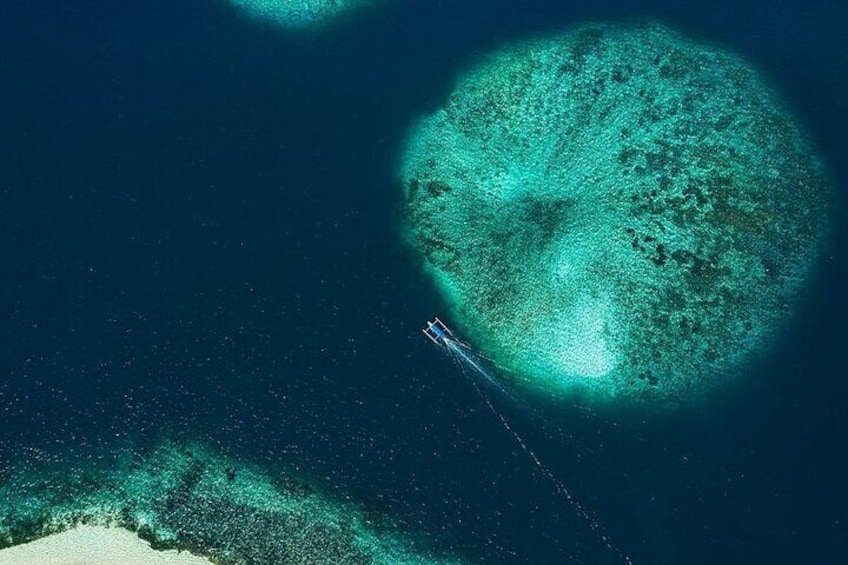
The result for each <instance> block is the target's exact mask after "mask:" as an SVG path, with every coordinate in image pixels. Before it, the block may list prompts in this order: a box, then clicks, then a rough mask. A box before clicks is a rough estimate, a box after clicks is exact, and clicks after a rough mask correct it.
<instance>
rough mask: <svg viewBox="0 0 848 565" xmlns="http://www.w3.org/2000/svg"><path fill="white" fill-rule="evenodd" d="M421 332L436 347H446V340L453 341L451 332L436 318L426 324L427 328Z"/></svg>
mask: <svg viewBox="0 0 848 565" xmlns="http://www.w3.org/2000/svg"><path fill="white" fill-rule="evenodd" d="M421 331H422V332H424V335H426V336H427V337H428V338H430V341H432V342H433V343H435V344H436V345H442V346H445V347H447V342H446V340H448V339H453V332H452V331H450V329H449V328H448V327H447V326H446V325H445V323H444V322H443V321H441V320H440V319H438V318H436V319H434V320H433V321H432V322H427V327H426V328H424V329H423V330H421Z"/></svg>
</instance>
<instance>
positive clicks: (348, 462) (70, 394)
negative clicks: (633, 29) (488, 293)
mask: <svg viewBox="0 0 848 565" xmlns="http://www.w3.org/2000/svg"><path fill="white" fill-rule="evenodd" d="M387 4H389V5H388V6H386V7H385V8H384V9H377V10H372V11H366V12H365V13H363V15H362V16H361V17H358V18H357V19H356V20H355V21H353V22H349V23H348V24H347V25H340V26H339V27H338V28H331V29H330V30H328V31H327V32H326V33H325V34H323V35H315V36H310V37H305V38H304V37H294V36H292V35H291V34H287V33H286V32H284V31H282V30H278V29H274V28H272V27H265V26H262V25H256V24H255V23H251V22H248V21H245V20H243V19H239V18H236V17H234V16H235V14H234V12H233V10H232V9H231V8H229V7H228V6H226V5H225V4H223V3H218V2H215V1H212V0H208V1H203V0H192V1H185V2H164V1H152V2H143V3H142V2H135V3H132V2H99V1H93V0H89V1H81V2H72V3H69V2H58V1H42V2H28V3H21V2H6V3H3V4H0V77H2V78H0V81H2V82H0V85H2V88H0V462H3V461H5V462H9V461H17V460H20V458H21V457H24V456H25V454H27V453H30V452H31V451H29V450H30V449H31V448H37V449H38V450H43V451H46V452H51V453H56V454H59V455H61V454H62V453H63V452H71V451H75V452H78V451H80V450H83V451H84V450H85V449H87V447H86V446H98V445H99V446H105V447H106V448H109V446H110V445H113V444H114V445H118V444H119V443H120V442H122V441H123V440H124V438H127V437H129V438H132V439H133V441H138V442H146V441H155V440H156V438H158V437H161V435H163V434H165V433H170V432H174V431H177V432H181V433H184V434H186V435H189V436H192V437H200V438H202V439H204V440H205V441H208V442H211V443H213V444H215V445H216V446H217V447H219V448H220V449H222V450H223V451H225V452H227V453H230V454H232V455H233V456H236V457H239V458H243V459H245V460H250V461H255V462H259V463H262V464H264V465H267V466H268V468H273V467H274V466H276V465H280V464H291V463H294V464H297V465H300V466H301V467H302V468H304V469H305V470H307V471H308V472H310V473H312V474H314V476H316V477H319V478H320V477H324V478H325V479H322V480H326V481H328V483H330V484H333V485H335V486H337V487H338V489H339V491H340V492H343V493H347V494H350V495H351V496H352V497H353V499H354V500H356V501H357V502H358V503H359V504H361V505H362V506H364V507H367V508H370V509H374V510H379V511H384V512H387V513H388V514H389V515H391V516H392V517H394V518H396V519H398V520H400V521H401V522H402V523H404V524H406V525H407V526H408V527H409V528H410V529H412V530H416V531H424V532H427V533H428V534H429V535H430V537H431V542H432V543H433V544H434V545H436V546H441V547H445V548H449V549H454V550H460V551H462V552H465V555H466V556H467V557H469V559H471V560H472V561H475V562H486V563H565V562H585V563H606V562H610V563H613V562H616V561H615V560H614V559H613V557H612V556H610V555H609V554H608V553H607V552H606V551H605V550H604V549H603V548H602V547H601V546H600V544H599V543H598V540H597V539H596V537H595V536H594V534H593V532H591V531H589V530H588V528H587V527H586V525H585V523H583V522H582V521H581V520H580V519H579V518H577V517H576V516H575V514H574V512H573V511H572V510H571V508H570V507H569V506H568V504H567V503H566V502H565V501H564V500H562V498H561V497H558V496H556V495H555V493H554V492H553V490H552V488H551V485H550V484H549V483H548V482H547V481H546V480H545V479H544V477H542V476H540V475H539V473H537V472H535V470H534V468H533V466H532V464H530V463H529V461H528V460H527V458H526V456H525V455H524V454H523V453H522V452H521V451H520V450H519V449H518V447H517V446H516V445H515V444H514V443H513V442H512V440H511V438H510V437H509V436H508V435H507V434H505V433H504V432H503V430H502V429H501V428H500V427H499V424H498V422H497V420H495V419H494V418H493V417H492V415H491V414H489V413H488V412H487V411H486V410H485V407H484V406H483V405H482V404H481V403H480V401H479V399H478V398H477V397H476V396H475V393H474V391H473V389H472V388H471V387H469V386H468V385H467V383H465V382H463V380H462V379H461V378H460V377H459V375H458V374H457V372H456V370H455V368H454V367H453V366H452V365H451V364H450V362H449V361H448V360H447V359H445V358H443V357H442V356H440V355H439V354H438V353H437V352H436V351H434V349H433V348H432V346H431V345H430V344H429V343H428V342H427V341H426V340H424V339H423V337H422V336H421V334H420V332H419V330H420V327H421V326H422V323H423V321H424V320H425V318H428V317H431V316H432V315H433V314H434V313H438V312H439V311H440V310H441V309H442V305H441V303H440V302H439V299H438V298H437V297H436V296H435V294H434V293H433V291H432V289H431V287H430V286H429V285H428V283H427V281H426V280H425V279H424V278H423V277H422V276H421V275H420V274H419V273H418V272H417V270H416V268H415V265H414V264H413V263H412V262H411V260H410V258H409V257H408V256H407V254H406V253H405V251H404V250H403V249H402V248H401V246H400V244H399V242H398V237H397V220H398V206H399V202H398V200H399V199H398V196H399V187H398V186H397V185H396V184H395V180H394V176H393V166H394V163H395V162H396V160H397V156H398V150H399V144H400V142H401V140H402V139H403V136H404V134H405V131H406V128H407V127H408V125H409V123H410V121H411V119H414V118H415V117H416V116H419V115H421V114H422V113H425V112H427V111H430V110H432V109H433V108H435V107H436V106H437V105H439V104H440V103H441V102H442V100H443V98H444V96H445V94H446V93H447V92H448V91H449V89H450V85H451V82H452V80H453V77H454V76H455V73H457V72H458V71H459V70H461V69H462V68H463V66H464V65H465V64H467V62H468V61H470V60H473V58H474V57H475V56H476V55H478V54H479V53H481V52H485V51H486V50H489V49H491V48H493V47H495V46H497V45H500V44H502V43H503V42H506V41H509V40H512V39H516V38H520V37H525V36H528V35H531V34H534V33H538V32H543V31H546V30H551V29H556V28H561V27H564V26H566V25H568V24H570V23H575V22H579V21H585V20H587V19H621V18H659V19H661V20H663V21H665V22H666V23H668V24H671V25H673V26H675V27H677V28H680V29H683V30H684V31H688V32H690V33H692V34H694V35H696V36H699V37H702V38H705V39H707V40H709V41H713V42H717V43H720V44H723V45H726V46H728V47H730V48H732V49H734V50H735V51H737V52H739V53H741V54H743V55H744V56H746V57H747V58H748V59H750V60H752V61H754V62H755V63H756V64H757V65H758V66H759V67H760V68H761V69H762V70H763V71H764V72H765V73H766V74H767V75H768V76H769V77H770V78H771V79H772V81H773V84H774V85H775V87H776V88H777V89H778V90H779V91H780V92H781V93H782V94H783V95H784V97H785V99H786V100H787V102H788V103H789V105H790V106H791V107H792V109H793V111H794V112H795V113H796V114H797V115H798V117H799V118H800V119H801V121H802V122H803V123H804V125H805V126H806V127H807V129H808V130H809V132H810V133H811V135H812V137H813V138H814V139H815V140H816V141H817V142H818V144H819V147H820V149H821V152H822V153H823V155H824V156H825V157H826V159H827V160H828V162H829V164H830V166H831V168H832V170H833V173H834V177H835V179H836V184H837V187H838V192H839V194H840V198H841V199H842V200H844V198H845V194H846V191H845V186H846V180H848V160H846V158H845V157H846V155H848V152H846V149H847V148H848V147H846V142H845V139H846V135H848V104H846V103H845V100H848V47H847V46H846V42H845V41H844V35H845V33H844V30H845V29H846V27H848V5H846V4H845V3H843V2H837V1H809V2H800V1H799V2H786V1H784V2H780V3H775V2H772V1H766V0H759V1H740V2H727V3H726V5H725V3H721V4H717V3H716V2H697V3H684V4H686V6H685V7H681V6H680V4H681V3H679V2H671V1H668V2H660V1H655V2H642V3H640V4H641V5H639V6H636V5H634V3H630V2H621V1H620V2H611V1H609V2H594V3H577V4H578V5H575V6H569V5H568V4H567V3H565V2H555V1H550V2H543V1H541V0H530V1H525V2H507V1H505V0H502V1H487V2H471V1H465V2H458V1H457V2H441V3H436V2H433V3H430V2H398V3H397V4H402V5H391V3H388V2H387ZM843 210H844V209H838V210H837V211H836V213H835V225H836V229H835V233H834V237H833V246H832V249H831V250H830V251H829V253H828V255H827V258H826V260H825V261H824V264H823V266H822V268H821V270H820V272H819V273H818V274H817V277H816V279H815V280H813V281H811V283H810V286H809V297H808V299H807V301H806V304H805V306H804V309H803V311H802V315H801V316H800V317H799V319H798V320H797V322H796V323H795V324H794V325H793V326H792V327H791V328H790V329H789V330H788V332H787V335H786V336H784V338H783V340H782V341H781V343H780V346H779V347H778V348H776V350H775V352H774V354H773V356H772V358H770V359H769V360H768V361H767V363H766V364H765V365H764V366H762V367H757V368H756V369H755V370H752V374H751V382H752V385H751V386H750V387H748V388H746V389H745V390H744V391H742V392H741V393H739V394H738V395H737V396H736V397H735V398H734V399H733V400H731V401H726V402H721V403H713V404H710V405H705V407H704V409H703V411H702V412H701V413H698V414H688V415H685V417H684V416H681V415H678V416H676V417H674V418H670V419H663V418H659V417H656V416H651V417H647V416H646V417H644V418H641V417H639V415H633V414H629V415H616V414H595V413H593V412H591V411H587V410H584V409H579V408H573V409H568V410H564V409H562V408H560V409H559V410H558V411H557V412H556V413H551V414H548V416H547V423H545V424H544V425H543V424H540V421H539V420H538V419H537V418H536V417H533V416H531V415H529V414H527V413H525V412H522V411H521V410H520V409H516V408H515V407H514V406H512V407H511V406H510V405H508V404H504V405H503V408H504V410H506V411H507V412H508V413H509V415H510V417H511V418H513V419H514V422H515V425H516V427H518V428H520V429H521V430H522V433H524V434H525V435H526V436H527V438H528V440H530V441H531V443H532V444H533V445H534V446H535V447H536V449H537V451H538V452H539V454H540V455H541V456H542V457H543V458H544V459H545V460H546V461H547V462H548V464H549V465H550V467H551V469H552V470H553V471H554V472H555V473H556V474H557V475H558V476H559V477H561V478H562V480H563V482H564V483H566V484H567V485H568V486H569V487H570V488H571V489H572V490H573V491H574V493H575V494H576V495H577V496H578V497H579V498H580V500H581V501H583V503H584V504H585V505H586V506H587V507H588V508H590V509H591V510H592V511H593V512H594V513H596V514H597V515H598V516H599V517H600V519H601V521H602V522H603V524H604V526H605V528H606V530H607V531H608V532H609V533H610V534H611V535H612V537H613V539H614V540H615V542H616V544H617V545H618V546H620V547H621V548H622V549H623V550H624V551H625V552H626V553H628V554H630V555H631V556H632V557H633V558H634V559H635V561H636V562H640V563H715V562H723V563H798V562H803V563H843V562H845V561H846V559H848V533H846V532H848V511H846V507H848V487H846V485H845V482H844V477H845V476H846V475H848V450H846V446H848V400H846V399H848V370H847V369H846V363H845V360H844V353H845V351H846V346H848V331H846V329H845V326H844V324H845V320H848V299H846V295H845V292H844V289H845V288H846V283H848V260H846V259H848V257H846V253H845V251H844V250H845V249H846V243H848V237H846V230H845V227H844V225H845V214H844V212H843Z"/></svg>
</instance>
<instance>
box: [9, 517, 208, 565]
mask: <svg viewBox="0 0 848 565" xmlns="http://www.w3.org/2000/svg"><path fill="white" fill-rule="evenodd" d="M0 565H212V564H211V562H210V561H209V560H207V559H204V558H202V557H198V556H196V555H193V554H191V553H189V552H187V551H181V552H177V551H176V550H168V551H156V550H155V549H153V548H151V547H150V544H149V543H147V542H146V541H144V540H143V539H141V538H139V537H138V536H137V535H136V534H134V533H133V532H131V531H129V530H125V529H123V528H106V527H102V526H78V527H76V528H73V529H72V530H68V531H66V532H62V533H60V534H54V535H51V536H47V537H44V538H41V539H38V540H35V541H32V542H30V543H25V544H22V545H18V546H14V547H9V548H6V549H3V550H0Z"/></svg>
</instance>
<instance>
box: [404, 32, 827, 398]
mask: <svg viewBox="0 0 848 565" xmlns="http://www.w3.org/2000/svg"><path fill="white" fill-rule="evenodd" d="M400 176H401V179H402V182H403V185H404V191H405V204H404V206H405V213H404V215H405V223H404V237H405V238H406V239H407V241H408V242H409V243H410V245H411V246H412V247H413V248H414V249H415V250H416V251H417V252H418V253H419V254H420V256H421V258H422V260H423V263H424V268H425V270H426V271H427V272H428V273H429V274H430V275H431V276H432V277H433V279H434V280H435V284H436V286H437V288H438V289H439V290H440V291H441V292H442V293H443V295H444V296H445V297H446V300H447V302H448V304H449V307H450V309H451V314H452V315H453V316H454V318H455V319H456V320H457V322H458V323H459V325H460V326H461V327H462V329H463V330H464V331H465V332H466V335H467V336H468V337H469V338H470V339H471V340H472V341H473V342H474V343H476V344H477V345H478V346H480V347H482V348H483V349H484V350H486V351H487V352H488V353H489V355H490V356H492V358H493V359H494V360H495V361H496V362H498V363H499V364H500V365H502V366H504V367H506V368H507V369H509V370H510V372H512V373H513V375H514V376H515V377H516V378H517V379H518V380H521V381H524V382H526V383H528V384H530V385H533V386H534V387H535V388H536V390H538V391H540V392H543V393H545V394H553V395H554V396H556V397H560V398H562V397H570V396H578V397H582V398H589V399H594V400H596V401H600V402H606V401H610V400H615V401H616V402H620V401H625V402H631V403H633V404H634V405H642V404H643V403H645V402H649V403H652V404H653V405H655V406H668V407H671V406H678V405H680V403H681V402H684V401H687V400H691V399H696V398H703V396H704V395H705V394H706V393H707V392H708V391H713V390H718V387H722V386H726V385H727V383H728V382H731V381H733V380H734V377H735V376H738V373H739V369H740V368H741V367H742V366H743V364H744V361H745V360H746V359H748V358H750V357H751V354H752V353H756V352H758V351H759V350H762V349H763V348H764V346H765V345H766V344H768V342H769V340H770V339H773V338H774V337H775V333H776V331H777V329H778V328H779V327H780V325H781V322H782V321H783V320H785V318H786V317H787V315H788V314H789V312H790V310H791V308H792V303H793V302H797V295H798V294H799V291H800V290H801V286H802V285H803V284H804V281H805V278H807V277H808V276H809V274H810V271H811V268H812V267H813V266H814V264H815V261H816V259H817V257H818V256H819V255H820V249H821V247H822V246H823V242H824V240H825V238H826V235H827V229H828V226H827V224H828V219H827V216H828V210H827V209H828V207H829V199H830V194H831V192H830V186H829V185H830V180H829V178H828V176H827V174H826V171H825V167H824V165H823V163H822V162H821V161H820V159H819V158H818V157H817V156H816V154H815V151H814V150H813V148H812V147H811V144H810V143H809V142H808V140H807V139H806V138H805V136H804V135H803V133H802V132H801V131H800V129H799V127H798V126H797V125H796V124H795V122H794V121H793V118H792V116H791V115H790V114H789V113H788V112H787V110H786V109H785V107H784V106H783V105H782V104H781V102H780V101H779V100H778V97H777V96H776V95H775V93H774V92H773V91H772V90H771V89H770V87H769V86H768V85H767V84H766V82H765V81H764V80H763V78H762V77H761V76H760V75H759V74H758V73H757V72H756V71H755V70H754V69H753V68H751V66H749V65H748V64H747V63H746V62H745V61H743V60H742V59H741V58H739V57H738V56H736V55H734V54H732V53H728V52H726V51H724V50H722V49H718V48H715V47H712V46H709V45H705V44H702V43H698V42H695V41H692V40H690V39H687V38H685V37H683V36H681V35H680V34H678V33H676V32H673V31H671V30H669V29H668V28H666V27H664V26H661V25H658V24H640V25H633V26H614V25H587V26H583V27H580V28H576V29H574V30H571V31H569V32H566V33H563V34H560V35H557V36H554V37H549V38H546V39H541V40H535V41H530V42H526V43H523V44H518V45H514V46H511V47H509V48H506V49H503V50H501V51H499V52H497V53H495V54H493V55H491V56H489V57H488V58H487V59H485V60H484V61H483V62H482V63H481V64H479V65H478V66H477V67H476V68H474V69H472V70H471V71H470V72H469V73H467V74H466V75H465V76H463V77H461V78H460V79H459V80H458V81H457V83H456V85H455V88H454V90H453V92H452V93H451V94H450V96H449V98H448V100H447V102H446V103H445V104H444V106H443V107H442V108H440V109H438V110H437V111H436V112H434V113H433V114H431V115H428V116H426V117H424V118H423V119H421V120H420V121H419V122H418V123H417V124H416V125H415V126H414V128H413V129H412V132H411V135H410V136H409V138H408V141H407V144H406V146H405V148H404V153H403V159H402V164H401V169H400Z"/></svg>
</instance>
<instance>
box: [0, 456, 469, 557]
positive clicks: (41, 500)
mask: <svg viewBox="0 0 848 565" xmlns="http://www.w3.org/2000/svg"><path fill="white" fill-rule="evenodd" d="M79 525H92V526H108V527H114V526H118V527H123V528H127V529H129V530H132V531H134V532H137V533H138V535H139V536H140V537H142V538H143V539H145V540H146V541H148V542H150V544H151V547H152V548H153V549H162V550H164V549H180V550H189V551H191V552H192V553H194V554H196V555H200V556H203V557H207V558H209V559H210V560H211V561H213V562H214V563H216V564H220V565H252V564H255V565H267V564H270V563H280V564H283V563H285V564H291V565H297V564H304V565H306V564H309V565H322V564H326V565H360V564H361V565H365V564H369V565H378V564H385V565H392V564H397V563H403V564H415V565H436V564H447V563H458V561H451V560H449V559H447V558H442V557H439V556H435V555H431V553H433V552H431V551H430V550H429V549H428V548H427V547H426V543H425V542H423V541H421V540H420V539H418V538H417V537H413V536H412V535H411V534H409V533H405V532H402V531H401V530H400V529H399V528H398V527H397V526H396V525H395V524H394V523H393V522H392V521H390V520H389V519H388V518H386V517H385V516H383V515H377V514H374V513H366V512H364V511H363V510H361V509H360V508H358V507H356V506H355V505H354V504H352V503H350V502H348V501H346V500H340V499H339V498H338V497H337V496H335V495H332V494H330V493H326V492H324V491H323V490H322V489H321V488H319V487H318V486H316V485H315V484H312V483H310V482H309V481H307V480H304V479H303V478H301V477H296V476H295V475H293V474H274V475H271V474H269V473H268V472H266V471H264V470H263V469H260V468H257V467H254V466H251V465H247V464H244V463H238V462H235V461H233V460H230V459H227V458H225V457H223V456H220V455H218V454H217V453H215V452H213V451H211V450H210V449H208V448H207V447H205V446H202V445H200V444H196V443H189V444H184V443H178V442H165V443H163V444H161V445H160V446H158V447H157V448H155V449H153V450H152V451H149V452H147V453H144V454H132V453H130V454H127V456H125V457H122V458H120V459H119V461H118V462H117V463H116V464H110V465H108V466H104V465H102V464H101V463H99V462H98V461H94V460H92V461H88V462H87V463H85V464H77V465H73V466H68V465H63V464H62V465H60V464H59V463H55V462H52V463H49V462H48V463H29V464H27V465H26V466H20V467H17V468H15V470H14V471H13V472H12V473H11V474H10V476H9V477H8V478H6V479H5V480H4V481H3V482H2V483H0V549H2V548H3V547H7V546H11V545H19V544H21V543H26V542H29V541H31V540H33V539H36V538H42V537H45V536H48V535H50V534H55V533H59V532H63V531H66V530H69V529H71V528H74V527H76V526H79Z"/></svg>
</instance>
